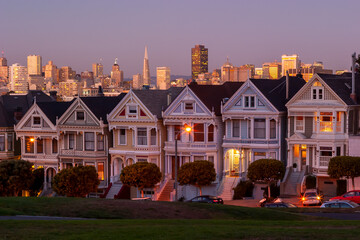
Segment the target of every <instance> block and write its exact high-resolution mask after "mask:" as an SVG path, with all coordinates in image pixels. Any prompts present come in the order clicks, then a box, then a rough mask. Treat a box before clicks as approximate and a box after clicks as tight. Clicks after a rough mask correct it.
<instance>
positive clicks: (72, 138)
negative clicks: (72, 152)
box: [68, 134, 75, 149]
mask: <svg viewBox="0 0 360 240" xmlns="http://www.w3.org/2000/svg"><path fill="white" fill-rule="evenodd" d="M68 136H69V149H74V146H75V135H74V134H69V135H68Z"/></svg>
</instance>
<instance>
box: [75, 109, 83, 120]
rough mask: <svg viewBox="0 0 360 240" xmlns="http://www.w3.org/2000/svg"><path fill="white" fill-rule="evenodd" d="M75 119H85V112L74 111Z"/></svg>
mask: <svg viewBox="0 0 360 240" xmlns="http://www.w3.org/2000/svg"><path fill="white" fill-rule="evenodd" d="M76 120H85V113H84V112H82V111H77V112H76Z"/></svg>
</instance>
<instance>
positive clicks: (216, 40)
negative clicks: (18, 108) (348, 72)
mask: <svg viewBox="0 0 360 240" xmlns="http://www.w3.org/2000/svg"><path fill="white" fill-rule="evenodd" d="M359 9H360V1H359V0H341V1H340V0H303V1H289V0H271V1H270V0H259V1H256V0H253V1H250V0H249V1H245V0H244V1H240V0H233V1H230V0H222V1H211V0H181V1H170V0H163V1H158V0H151V1H150V0H147V1H145V0H144V1H136V0H133V1H125V0H124V1H119V0H118V1H115V0H114V1H111V0H96V1H93V0H86V1H85V0H70V1H69V0H61V1H49V0H47V1H40V0H39V1H34V0H23V1H19V0H11V1H6V0H1V3H0V22H1V25H0V33H1V35H0V50H4V51H5V57H6V58H7V59H8V65H11V64H13V63H15V62H18V63H20V64H22V65H26V56H27V55H30V54H37V55H41V56H42V58H43V65H45V64H46V63H47V61H49V60H53V61H54V64H55V65H57V66H58V67H61V66H71V67H72V68H73V69H74V70H76V72H77V73H80V72H81V71H85V70H90V71H91V64H92V63H95V62H99V59H100V58H102V59H103V62H102V63H103V65H104V72H105V73H107V74H109V72H110V69H111V65H112V64H113V62H114V59H115V58H116V57H117V58H118V59H119V61H118V63H119V65H120V69H121V70H123V71H124V74H125V77H130V76H132V75H133V74H136V73H141V72H142V66H143V57H144V47H145V45H147V46H148V52H149V63H150V71H151V75H152V76H155V75H156V73H155V69H156V67H158V66H168V67H170V68H171V74H172V75H174V74H183V75H191V61H190V59H191V54H190V53H191V48H192V47H193V46H194V45H195V44H204V45H205V46H206V47H207V48H208V49H209V71H212V70H213V69H215V68H220V66H221V65H222V64H223V63H224V62H225V61H226V57H227V56H229V58H230V62H231V63H233V64H234V65H235V66H240V65H242V64H247V63H249V64H255V66H256V67H261V65H262V63H263V62H268V61H274V60H278V61H281V55H282V54H293V53H297V54H299V56H300V59H301V61H302V62H304V63H312V62H313V61H323V62H324V65H325V68H330V69H333V70H337V69H349V66H350V61H351V59H350V56H351V54H352V53H353V52H354V51H356V52H357V53H360V31H359V26H358V15H359V14H358V13H359V12H358V11H359Z"/></svg>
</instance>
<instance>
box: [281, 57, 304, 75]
mask: <svg viewBox="0 0 360 240" xmlns="http://www.w3.org/2000/svg"><path fill="white" fill-rule="evenodd" d="M281 65H282V71H281V73H282V75H283V76H285V75H286V71H288V70H290V69H295V72H298V71H299V70H300V59H299V55H297V54H293V55H282V56H281ZM294 76H296V74H295V75H294Z"/></svg>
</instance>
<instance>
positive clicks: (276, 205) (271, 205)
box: [264, 202, 296, 208]
mask: <svg viewBox="0 0 360 240" xmlns="http://www.w3.org/2000/svg"><path fill="white" fill-rule="evenodd" d="M264 207H266V208H296V206H295V205H294V204H292V203H286V202H273V203H266V204H265V205H264Z"/></svg>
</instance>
